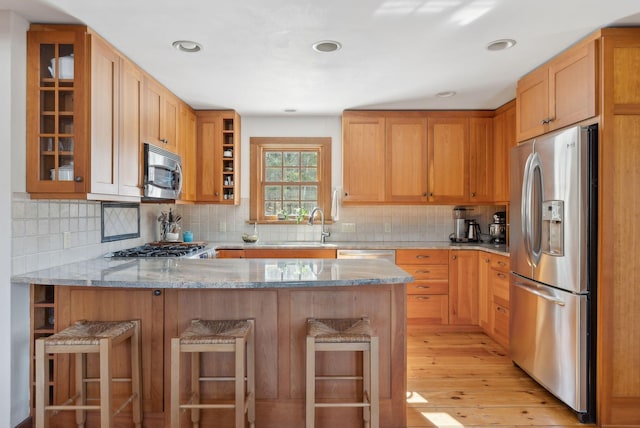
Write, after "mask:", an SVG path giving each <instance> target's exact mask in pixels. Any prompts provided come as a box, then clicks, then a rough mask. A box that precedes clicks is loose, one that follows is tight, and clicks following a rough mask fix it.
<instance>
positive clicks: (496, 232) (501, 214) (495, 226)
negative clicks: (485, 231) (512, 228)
mask: <svg viewBox="0 0 640 428" xmlns="http://www.w3.org/2000/svg"><path fill="white" fill-rule="evenodd" d="M489 235H490V236H491V242H493V243H494V244H506V243H507V213H506V212H505V211H498V212H495V213H494V214H493V223H489Z"/></svg>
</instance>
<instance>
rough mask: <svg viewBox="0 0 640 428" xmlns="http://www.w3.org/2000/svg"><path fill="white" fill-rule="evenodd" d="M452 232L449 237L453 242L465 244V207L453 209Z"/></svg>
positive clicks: (466, 231)
mask: <svg viewBox="0 0 640 428" xmlns="http://www.w3.org/2000/svg"><path fill="white" fill-rule="evenodd" d="M453 227H454V229H453V230H454V232H453V233H452V234H451V235H449V239H451V241H453V242H467V241H468V239H467V234H468V229H467V209H466V208H465V207H455V208H454V209H453Z"/></svg>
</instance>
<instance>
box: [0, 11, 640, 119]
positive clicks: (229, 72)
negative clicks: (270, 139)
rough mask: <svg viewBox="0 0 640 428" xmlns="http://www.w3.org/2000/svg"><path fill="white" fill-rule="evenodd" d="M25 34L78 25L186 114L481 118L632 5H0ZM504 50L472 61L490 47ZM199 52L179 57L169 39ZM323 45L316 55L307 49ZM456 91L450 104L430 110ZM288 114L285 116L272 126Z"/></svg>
mask: <svg viewBox="0 0 640 428" xmlns="http://www.w3.org/2000/svg"><path fill="white" fill-rule="evenodd" d="M0 9H8V10H14V11H16V12H17V13H18V14H20V15H22V16H24V17H25V18H26V19H27V20H29V21H31V22H58V23H60V22H63V23H76V22H81V23H85V24H87V25H88V26H90V27H92V28H93V29H94V30H96V31H97V32H98V33H99V34H101V35H102V36H103V37H105V38H106V39H107V40H109V41H110V42H111V43H112V44H113V45H114V46H116V47H117V48H118V49H120V50H121V51H122V52H123V53H125V54H126V55H127V56H128V57H129V58H131V59H132V60H133V61H134V62H136V63H137V64H138V65H139V66H140V67H142V68H143V69H144V70H146V71H147V72H149V73H150V74H151V75H153V76H154V77H156V78H157V79H158V80H159V81H160V82H161V83H162V84H164V85H165V86H167V87H168V88H169V89H171V90H172V91H173V92H174V93H175V94H176V95H178V96H179V97H180V98H182V99H183V100H184V101H186V102H187V103H188V104H190V105H191V106H192V107H194V108H196V109H218V108H230V109H235V110H237V111H239V112H240V113H241V114H244V115H284V114H290V115H291V114H293V115H339V114H340V113H341V112H342V110H345V109H494V108H497V107H499V106H500V105H502V104H504V103H505V102H507V101H509V100H511V99H513V98H514V97H515V82H516V80H517V79H518V78H519V77H520V76H522V75H523V74H525V73H527V72H528V71H530V70H531V69H533V68H535V67H536V66H537V65H539V64H541V63H542V62H544V61H546V60H547V59H549V58H550V57H551V56H553V55H555V54H556V53H558V52H559V51H561V50H563V49H564V48H566V47H567V46H569V45H571V44H572V43H574V42H576V41H577V40H579V39H580V38H582V37H583V36H585V35H587V34H589V33H591V32H592V31H594V30H596V29H598V28H600V27H606V26H613V25H614V24H618V25H619V24H622V25H634V24H635V25H640V1H638V0H324V1H318V0H224V1H223V0H0ZM503 38H513V39H515V40H517V45H516V46H515V47H514V48H512V49H510V50H508V51H502V52H491V51H488V50H487V49H486V45H487V43H489V42H490V41H493V40H496V39H503ZM180 39H187V40H195V41H198V42H200V43H201V44H202V45H203V46H204V50H203V51H201V52H199V53H197V54H186V53H182V52H178V51H177V50H175V49H174V48H172V46H171V43H172V42H173V41H174V40H180ZM327 39H328V40H337V41H339V42H340V43H342V45H343V48H342V49H341V50H339V51H337V52H334V53H318V52H315V51H313V50H312V49H311V45H312V44H313V43H314V42H316V41H320V40H327ZM443 91H456V92H457V95H456V96H454V97H451V98H438V97H436V94H437V93H439V92H443ZM285 109H296V110H297V112H296V113H284V110H285Z"/></svg>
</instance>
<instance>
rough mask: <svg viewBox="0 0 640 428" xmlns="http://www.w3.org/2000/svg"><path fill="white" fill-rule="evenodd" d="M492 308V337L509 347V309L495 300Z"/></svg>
mask: <svg viewBox="0 0 640 428" xmlns="http://www.w3.org/2000/svg"><path fill="white" fill-rule="evenodd" d="M491 308H492V311H491V314H492V317H493V322H492V323H491V324H492V331H491V333H492V334H491V337H492V338H493V339H494V340H495V341H496V342H498V343H499V344H500V345H502V346H504V347H505V348H506V349H509V309H508V308H505V307H504V306H502V305H500V304H498V303H495V302H494V303H493V304H492V306H491Z"/></svg>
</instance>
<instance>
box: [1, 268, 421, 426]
mask: <svg viewBox="0 0 640 428" xmlns="http://www.w3.org/2000/svg"><path fill="white" fill-rule="evenodd" d="M412 280H413V278H412V277H411V276H410V275H409V274H407V273H406V272H405V271H403V270H402V269H400V268H398V267H396V266H395V265H394V264H393V263H390V262H387V261H380V260H335V259H305V260H303V259H224V260H222V259H216V260H192V259H172V258H162V259H139V258H136V259H105V258H99V259H92V260H88V261H85V262H78V263H72V264H68V265H62V266H59V267H55V268H50V269H45V270H41V271H37V272H32V273H28V274H24V275H20V276H16V277H14V278H13V282H14V283H20V284H25V285H26V284H33V285H32V294H33V301H34V305H33V306H34V308H33V309H32V310H33V313H32V320H33V324H34V325H33V326H32V328H33V332H34V337H38V336H40V335H44V334H45V332H46V331H47V328H48V329H49V331H50V332H51V333H53V332H55V331H59V330H61V329H63V328H65V327H67V326H68V325H70V324H71V323H73V322H74V321H75V320H79V319H96V320H98V319H99V320H119V319H140V320H141V324H142V341H143V345H142V360H143V364H142V367H143V409H144V419H145V426H149V427H163V426H167V424H168V421H169V412H168V409H169V405H168V404H169V391H170V384H169V365H170V361H169V355H170V353H169V344H170V339H171V338H172V337H176V336H178V335H179V334H180V332H181V331H182V330H184V329H185V328H186V326H187V324H188V323H189V322H190V320H191V319H194V318H203V319H238V318H255V320H256V349H257V356H256V377H257V379H256V399H257V400H256V401H257V411H256V413H257V416H256V420H257V421H259V424H260V426H261V427H281V426H302V425H303V422H304V391H305V385H304V371H305V367H304V364H305V363H304V358H305V355H304V343H305V334H306V330H305V325H306V319H307V318H308V317H320V318H341V317H358V316H362V315H368V316H369V317H370V319H371V323H372V327H373V329H374V331H375V333H376V334H377V336H378V337H379V341H380V426H384V427H404V426H405V425H406V415H405V393H406V343H405V341H406V322H405V320H406V297H405V293H406V291H405V284H406V283H407V282H411V281H412ZM39 309H41V310H40V311H39ZM43 326H44V327H43ZM38 332H42V333H38ZM225 357H226V356H225ZM204 358H205V359H204V364H203V367H207V370H210V371H211V373H212V374H213V373H214V371H215V370H218V369H219V368H220V367H226V368H230V367H231V364H232V361H233V360H232V359H231V358H229V359H224V358H223V359H222V360H221V359H220V357H219V356H218V357H216V360H215V361H216V362H215V364H214V363H213V360H210V361H211V362H208V361H209V360H207V357H204ZM53 364H54V366H55V367H54V370H53V373H54V379H52V382H51V388H52V393H53V394H54V397H55V399H56V401H60V400H62V401H64V400H65V399H66V397H67V396H68V393H69V389H70V386H69V385H70V381H69V380H70V379H69V378H70V375H69V374H70V373H73V371H72V363H71V359H70V358H61V357H57V358H56V359H54V360H53ZM96 366H97V365H96V363H95V361H94V363H93V364H92V363H91V362H90V363H89V371H92V370H94V369H95V368H96ZM318 366H319V368H318V370H323V371H325V372H326V371H332V370H334V371H335V374H340V373H342V374H344V373H345V372H353V371H355V370H359V367H358V363H357V359H356V358H353V356H351V355H346V356H344V355H340V356H336V355H334V354H332V353H330V354H329V355H319V356H318ZM118 369H120V370H124V371H125V372H126V370H127V368H126V367H118ZM188 369H189V368H188V364H185V365H184V366H183V370H184V371H185V373H187V370H188ZM116 375H118V374H117V373H116ZM118 387H119V385H116V386H114V391H115V393H116V394H118V393H119V392H120V389H119V388H118ZM183 387H186V385H185V386H183ZM207 387H208V386H207ZM225 387H226V386H225ZM225 387H221V390H222V391H223V393H224V391H228V390H227V389H225ZM356 391H357V389H356V387H355V386H354V385H353V382H347V383H344V382H343V383H339V384H338V383H335V382H324V384H322V385H318V389H317V394H318V396H319V397H322V396H325V397H327V396H329V394H330V395H331V396H333V397H336V396H348V395H350V394H355V393H357V392H356ZM211 392H212V390H205V391H203V394H207V393H211ZM122 393H123V394H124V391H122ZM67 413H69V412H67ZM127 416H128V415H126V414H125V415H123V416H122V417H123V418H126V417H127ZM231 416H232V415H231V412H226V413H220V414H212V412H209V414H208V415H207V412H205V414H204V415H203V421H202V425H201V426H203V427H207V426H213V424H214V423H219V422H220V419H225V418H226V417H231ZM182 417H183V418H184V422H185V423H186V420H187V418H188V414H183V416H182ZM72 418H73V414H72V413H69V415H65V414H59V415H57V416H55V417H54V418H52V421H51V422H52V426H54V427H55V426H68V425H66V424H68V423H69V421H70V420H71V419H72ZM357 419H358V410H355V409H336V408H333V409H322V410H320V411H319V412H318V415H317V420H318V422H319V426H356V420H357ZM185 426H186V425H185Z"/></svg>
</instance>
